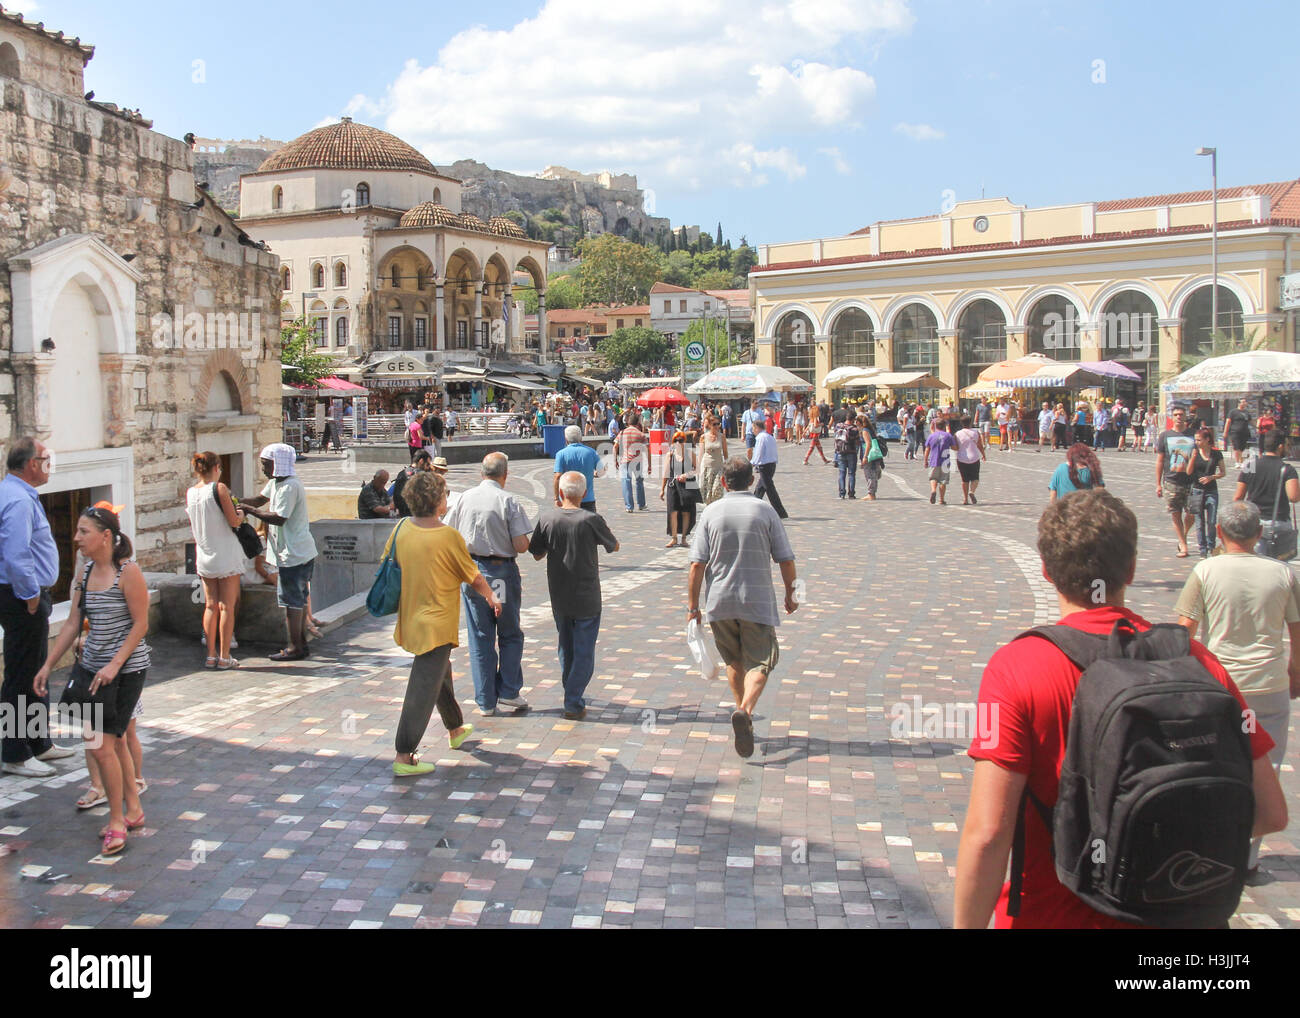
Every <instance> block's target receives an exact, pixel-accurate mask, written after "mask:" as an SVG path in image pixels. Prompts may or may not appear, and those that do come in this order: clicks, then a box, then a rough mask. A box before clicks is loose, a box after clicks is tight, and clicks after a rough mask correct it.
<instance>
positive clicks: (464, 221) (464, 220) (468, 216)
mask: <svg viewBox="0 0 1300 1018" xmlns="http://www.w3.org/2000/svg"><path fill="white" fill-rule="evenodd" d="M460 224H461V226H463V227H465V229H467V230H477V231H478V232H479V233H487V232H488V228H487V223H485V222H483V220H481V219H480V218H479V217H478V216H476V215H474V214H473V213H472V212H462V213H461V214H460Z"/></svg>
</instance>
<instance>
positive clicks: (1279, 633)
mask: <svg viewBox="0 0 1300 1018" xmlns="http://www.w3.org/2000/svg"><path fill="white" fill-rule="evenodd" d="M1216 529H1217V530H1218V532H1219V542H1220V544H1222V545H1223V550H1224V552H1225V553H1226V554H1223V555H1216V556H1215V557H1213V558H1208V559H1204V560H1202V561H1201V562H1198V563H1197V564H1196V568H1194V569H1193V570H1192V573H1191V575H1190V576H1188V577H1187V583H1186V584H1185V585H1184V586H1183V592H1182V594H1180V595H1179V597H1178V604H1177V605H1176V606H1175V609H1174V610H1175V611H1177V612H1178V616H1179V617H1178V621H1179V622H1180V623H1182V624H1183V625H1184V626H1186V627H1187V629H1188V631H1189V632H1190V633H1191V634H1192V636H1195V635H1196V631H1197V629H1198V627H1200V626H1201V625H1202V624H1204V626H1205V635H1204V637H1203V641H1204V643H1205V646H1206V647H1208V648H1209V650H1210V652H1211V653H1212V654H1213V655H1214V656H1215V657H1217V658H1218V659H1219V661H1220V662H1221V663H1222V664H1223V667H1224V668H1226V669H1227V670H1228V674H1229V675H1231V676H1232V681H1233V682H1235V683H1236V684H1237V688H1238V689H1239V690H1241V695H1242V696H1243V697H1245V700H1246V706H1247V707H1249V708H1250V711H1251V713H1252V714H1253V715H1254V722H1255V724H1256V725H1257V726H1258V727H1259V728H1262V729H1263V730H1264V731H1265V732H1267V733H1268V734H1269V735H1270V736H1272V738H1273V742H1274V747H1273V750H1272V752H1270V753H1269V761H1270V762H1271V763H1272V764H1273V769H1274V770H1280V768H1281V766H1282V761H1283V759H1284V758H1285V757H1286V739H1287V728H1288V727H1289V726H1290V720H1291V703H1290V701H1291V700H1293V699H1295V698H1296V697H1300V577H1298V576H1297V575H1296V573H1295V572H1294V571H1293V570H1292V569H1291V568H1290V566H1288V565H1287V564H1286V563H1284V562H1279V561H1278V560H1277V559H1272V558H1265V557H1264V556H1263V555H1256V554H1255V542H1256V541H1257V540H1259V535H1260V530H1261V526H1260V517H1259V509H1258V508H1256V507H1255V506H1254V505H1253V504H1252V503H1250V502H1229V503H1228V504H1227V505H1225V506H1224V507H1223V508H1222V509H1220V510H1219V517H1218V521H1217V526H1216ZM1284 633H1285V634H1286V635H1288V636H1289V637H1290V644H1291V646H1290V650H1289V653H1287V654H1283V652H1282V644H1283V640H1282V637H1283V634H1284ZM1259 845H1260V839H1259V838H1256V839H1254V840H1253V841H1252V842H1251V847H1250V862H1249V866H1250V870H1251V873H1252V875H1253V873H1254V871H1255V868H1256V867H1257V866H1258V865H1259Z"/></svg>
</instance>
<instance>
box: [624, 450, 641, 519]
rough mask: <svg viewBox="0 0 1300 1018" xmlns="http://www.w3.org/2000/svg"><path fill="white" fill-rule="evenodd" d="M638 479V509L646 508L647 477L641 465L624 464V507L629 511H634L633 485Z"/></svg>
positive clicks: (638, 462) (635, 463)
mask: <svg viewBox="0 0 1300 1018" xmlns="http://www.w3.org/2000/svg"><path fill="white" fill-rule="evenodd" d="M633 478H635V479H636V507H637V508H638V509H644V508H645V477H644V476H643V474H642V470H641V463H640V461H636V462H634V463H624V464H623V506H624V508H626V509H627V510H629V511H631V509H632V483H633Z"/></svg>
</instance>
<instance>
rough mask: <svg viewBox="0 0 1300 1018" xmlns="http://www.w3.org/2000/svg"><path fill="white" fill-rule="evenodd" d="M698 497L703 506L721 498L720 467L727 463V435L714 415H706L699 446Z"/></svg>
mask: <svg viewBox="0 0 1300 1018" xmlns="http://www.w3.org/2000/svg"><path fill="white" fill-rule="evenodd" d="M698 449H699V475H700V496H701V497H702V498H703V499H704V502H705V504H712V503H714V502H716V501H717V500H718V499H720V498H721V497H722V465H723V464H724V463H725V462H726V461H727V435H726V432H725V431H724V430H723V428H722V424H721V422H720V421H719V420H718V417H717V415H716V414H706V415H705V418H704V434H703V436H701V438H700V444H699V447H698Z"/></svg>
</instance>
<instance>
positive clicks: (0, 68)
mask: <svg viewBox="0 0 1300 1018" xmlns="http://www.w3.org/2000/svg"><path fill="white" fill-rule="evenodd" d="M18 71H19V67H18V51H17V50H16V49H14V47H13V43H9V42H0V75H3V76H4V77H6V78H18V77H21V75H20V74H19V73H18Z"/></svg>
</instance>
